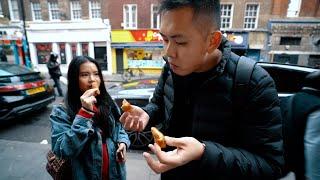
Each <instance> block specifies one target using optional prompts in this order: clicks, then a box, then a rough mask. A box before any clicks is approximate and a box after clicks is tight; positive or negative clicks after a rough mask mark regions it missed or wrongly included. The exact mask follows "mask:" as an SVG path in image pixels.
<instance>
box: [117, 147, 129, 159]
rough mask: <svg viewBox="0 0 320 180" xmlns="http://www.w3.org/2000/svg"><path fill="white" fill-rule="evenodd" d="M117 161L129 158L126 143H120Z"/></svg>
mask: <svg viewBox="0 0 320 180" xmlns="http://www.w3.org/2000/svg"><path fill="white" fill-rule="evenodd" d="M116 154H117V157H116V160H117V162H125V161H126V160H127V146H126V144H125V143H119V144H118V149H117V152H116Z"/></svg>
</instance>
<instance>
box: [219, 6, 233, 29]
mask: <svg viewBox="0 0 320 180" xmlns="http://www.w3.org/2000/svg"><path fill="white" fill-rule="evenodd" d="M224 5H225V6H228V5H231V9H230V16H225V15H223V14H222V8H221V24H220V27H221V29H231V28H232V22H233V11H234V3H221V4H220V7H221V6H224ZM223 18H229V19H230V22H229V27H224V28H223V27H222V24H223V21H222V19H223Z"/></svg>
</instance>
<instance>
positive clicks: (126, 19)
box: [123, 4, 137, 29]
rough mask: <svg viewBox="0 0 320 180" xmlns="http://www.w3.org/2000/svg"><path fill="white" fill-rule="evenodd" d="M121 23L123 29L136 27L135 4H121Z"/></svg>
mask: <svg viewBox="0 0 320 180" xmlns="http://www.w3.org/2000/svg"><path fill="white" fill-rule="evenodd" d="M123 23H124V28H125V29H137V5H136V4H125V5H124V6H123Z"/></svg>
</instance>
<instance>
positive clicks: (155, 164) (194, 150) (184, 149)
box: [143, 136, 205, 173]
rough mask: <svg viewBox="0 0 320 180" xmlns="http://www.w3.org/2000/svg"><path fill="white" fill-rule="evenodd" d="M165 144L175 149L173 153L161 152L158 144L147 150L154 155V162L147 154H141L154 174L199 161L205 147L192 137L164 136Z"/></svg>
mask: <svg viewBox="0 0 320 180" xmlns="http://www.w3.org/2000/svg"><path fill="white" fill-rule="evenodd" d="M165 141H166V144H167V145H169V146H174V147H177V148H176V149H174V150H173V151H168V152H165V151H161V148H160V147H159V145H158V144H156V143H155V144H154V145H151V144H149V148H150V149H151V151H152V152H153V153H154V154H155V155H156V157H157V158H158V160H154V159H153V158H152V157H151V155H150V154H149V153H147V152H144V153H143V156H144V158H145V159H146V161H147V163H148V165H149V167H150V168H151V169H152V170H153V171H154V172H155V173H163V172H166V171H168V170H170V169H173V168H176V167H178V166H182V165H185V164H187V163H189V162H190V161H193V160H199V159H200V158H201V157H202V155H203V153H204V149H205V146H204V145H203V144H202V143H201V142H199V141H198V140H197V139H195V138H193V137H182V138H172V137H168V136H165Z"/></svg>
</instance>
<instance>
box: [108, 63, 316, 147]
mask: <svg viewBox="0 0 320 180" xmlns="http://www.w3.org/2000/svg"><path fill="white" fill-rule="evenodd" d="M258 65H260V66H261V67H263V68H264V69H265V70H266V71H267V72H268V73H269V74H270V75H271V77H272V78H273V79H274V81H275V84H276V87H277V91H278V95H279V97H280V100H282V99H284V98H287V97H289V96H291V95H293V94H294V93H296V92H298V91H299V90H300V89H301V87H302V81H303V79H304V77H305V76H306V75H307V74H308V73H310V72H313V71H316V70H317V69H315V68H311V67H301V66H296V65H290V64H275V63H266V62H258ZM157 82H158V80H157V79H142V80H135V81H131V82H127V83H123V84H121V85H119V86H115V87H111V88H110V89H108V92H109V93H110V94H111V96H112V98H113V99H114V100H115V101H116V103H117V104H118V105H119V106H121V103H122V100H123V99H126V100H128V101H129V102H130V103H132V104H134V105H137V106H140V107H143V106H145V105H146V104H147V103H148V102H149V101H150V99H151V97H152V94H153V91H154V88H155V86H156V84H157ZM158 128H159V129H160V130H161V125H160V124H159V125H158ZM128 134H129V138H130V140H131V143H132V145H131V147H130V148H133V149H141V148H146V147H147V145H148V144H149V143H152V141H153V139H152V135H151V132H150V128H149V127H147V128H146V129H145V130H144V131H143V132H140V133H138V132H130V131H128Z"/></svg>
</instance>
